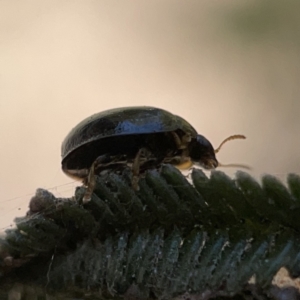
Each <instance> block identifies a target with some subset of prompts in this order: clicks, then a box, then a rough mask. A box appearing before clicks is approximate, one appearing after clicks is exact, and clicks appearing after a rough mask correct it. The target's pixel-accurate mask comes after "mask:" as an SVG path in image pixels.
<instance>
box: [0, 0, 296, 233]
mask: <svg viewBox="0 0 300 300" xmlns="http://www.w3.org/2000/svg"><path fill="white" fill-rule="evenodd" d="M299 11H300V2H299V1H297V0H286V1H260V0H252V1H238V0H226V1H216V0H210V1H198V0H185V1H182V0H164V1H161V0H151V1H135V0H124V1H107V0H106V1H104V0H97V1H95V0H85V1H79V0H72V1H71V0H70V1H69V0H64V1H61V0H51V1H50V0H45V1H39V0H24V1H17V0H10V1H1V2H0V111H1V118H0V138H1V143H0V162H1V172H0V191H1V194H0V196H1V199H0V231H1V230H2V231H3V230H4V229H5V228H8V227H9V226H11V224H12V220H13V218H14V217H16V216H21V215H24V214H25V213H26V211H27V206H28V202H29V200H30V198H31V196H32V195H33V194H34V192H35V190H36V188H39V187H42V188H47V189H49V190H50V191H51V192H52V193H54V194H55V195H56V196H59V197H65V196H70V195H72V194H73V192H74V189H75V186H77V185H78V183H76V182H74V181H72V180H71V179H70V178H68V177H66V176H65V175H64V174H63V173H62V171H61V169H60V164H61V157H60V146H61V142H62V141H63V139H64V137H65V136H66V135H67V133H68V132H69V130H70V129H71V128H72V127H74V126H75V125H76V124H77V123H78V122H79V121H81V120H82V119H84V118H86V117H87V116H89V115H91V114H94V113H96V112H99V111H102V110H105V109H109V108H115V107H119V106H134V105H150V106H157V107H161V108H164V109H166V110H169V111H170V112H172V113H174V114H178V115H180V116H182V117H184V118H186V119H187V120H188V121H189V122H190V123H191V124H192V125H193V126H194V127H195V128H196V129H197V130H198V132H199V133H201V134H203V135H204V136H206V137H207V138H208V139H209V140H210V141H211V142H212V144H213V145H214V146H215V147H217V146H218V144H219V143H220V142H221V141H222V140H223V139H224V138H226V137H227V136H229V135H231V134H237V133H240V134H244V135H246V136H247V140H241V141H239V140H237V141H233V142H230V143H228V144H227V145H226V146H224V148H223V149H222V150H221V151H220V153H219V154H218V159H219V160H220V161H221V162H222V163H224V164H225V163H243V164H247V165H249V166H251V167H252V170H251V173H252V174H253V175H254V176H256V177H257V178H258V179H259V178H260V176H261V175H262V174H265V173H270V174H273V175H275V176H278V177H279V178H280V179H282V180H285V178H286V175H287V174H288V173H290V172H295V173H300V165H299V161H300V151H299V148H300V141H299V132H300V126H299V125H300V118H299V111H300V100H299V96H300V59H299V53H300V15H299ZM221 170H223V171H224V172H227V173H228V174H229V175H230V176H233V175H234V173H235V172H236V169H221Z"/></svg>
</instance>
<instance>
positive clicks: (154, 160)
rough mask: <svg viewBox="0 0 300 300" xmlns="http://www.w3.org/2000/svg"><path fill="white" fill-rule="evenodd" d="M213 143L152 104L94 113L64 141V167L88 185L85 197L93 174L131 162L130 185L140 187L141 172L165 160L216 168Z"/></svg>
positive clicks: (237, 136) (188, 165) (121, 167)
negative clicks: (131, 175) (131, 174)
mask: <svg viewBox="0 0 300 300" xmlns="http://www.w3.org/2000/svg"><path fill="white" fill-rule="evenodd" d="M238 138H245V136H243V135H233V136H230V137H228V138H227V139H225V140H224V141H223V142H222V143H221V145H220V146H219V147H218V148H217V149H216V150H214V148H213V146H212V145H211V143H210V142H209V141H208V140H207V139H206V138H205V137H204V136H203V135H200V134H198V133H197V131H196V130H195V128H194V127H193V126H192V125H191V124H189V123H188V122H187V121H186V120H184V119H183V118H181V117H180V116H176V115H173V114H172V113H170V112H168V111H166V110H163V109H161V108H155V107H150V106H137V107H122V108H116V109H110V110H106V111H103V112H100V113H97V114H94V115H92V116H90V117H88V118H86V119H84V120H83V121H82V122H80V123H79V124H78V125H77V126H76V127H74V128H73V129H72V130H71V131H70V133H69V134H68V135H67V136H66V138H65V139H64V141H63V143H62V147H61V154H62V170H63V172H64V173H65V174H66V175H68V176H70V177H72V178H74V179H79V180H81V181H83V183H84V184H85V185H87V187H88V188H87V192H86V195H85V196H84V199H85V200H86V201H87V200H88V199H89V198H90V197H91V194H92V192H93V188H94V185H95V179H94V177H95V175H98V174H102V172H104V171H110V170H114V171H117V170H122V169H124V168H125V167H128V166H130V167H131V169H132V173H133V178H132V186H133V187H134V188H135V189H138V179H139V176H140V174H142V173H144V172H145V171H146V170H148V169H153V168H159V167H160V166H161V164H163V163H169V164H173V165H175V166H177V167H180V166H185V167H186V168H188V167H190V166H191V165H198V166H201V167H203V168H204V169H214V168H216V167H217V166H218V164H219V163H218V161H217V159H216V156H215V154H216V153H217V152H218V151H219V149H220V148H221V146H222V145H223V144H224V143H225V142H227V141H228V140H232V139H238Z"/></svg>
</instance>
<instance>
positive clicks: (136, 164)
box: [131, 148, 149, 191]
mask: <svg viewBox="0 0 300 300" xmlns="http://www.w3.org/2000/svg"><path fill="white" fill-rule="evenodd" d="M148 152H149V151H148V150H147V149H145V148H141V149H140V150H139V151H138V152H137V154H136V156H135V158H134V160H133V163H132V181H131V184H132V188H133V189H134V190H136V191H138V190H139V185H138V181H139V175H140V166H141V162H142V155H147V153H148Z"/></svg>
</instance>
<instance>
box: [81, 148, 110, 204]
mask: <svg viewBox="0 0 300 300" xmlns="http://www.w3.org/2000/svg"><path fill="white" fill-rule="evenodd" d="M109 158H110V156H109V155H107V154H104V155H101V156H98V157H97V158H96V159H95V160H94V162H93V163H92V165H91V167H90V169H89V173H88V175H87V177H86V178H85V179H84V181H83V184H84V185H86V191H85V193H84V196H83V199H82V202H83V204H84V203H87V202H89V201H90V200H91V198H92V194H93V192H94V189H95V185H96V178H95V170H96V169H97V168H98V167H99V165H101V164H102V163H103V162H107V161H108V160H109Z"/></svg>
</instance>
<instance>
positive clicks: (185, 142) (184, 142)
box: [171, 131, 192, 149]
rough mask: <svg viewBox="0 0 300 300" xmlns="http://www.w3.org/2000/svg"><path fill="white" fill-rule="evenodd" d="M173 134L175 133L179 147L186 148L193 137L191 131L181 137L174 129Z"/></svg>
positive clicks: (174, 136)
mask: <svg viewBox="0 0 300 300" xmlns="http://www.w3.org/2000/svg"><path fill="white" fill-rule="evenodd" d="M171 134H172V135H173V138H174V141H175V144H176V146H177V149H186V148H187V146H188V144H189V143H190V141H191V139H192V136H191V134H190V133H189V132H187V133H186V134H185V135H183V136H182V137H181V138H180V137H179V135H178V134H177V133H176V132H175V131H172V132H171Z"/></svg>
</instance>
